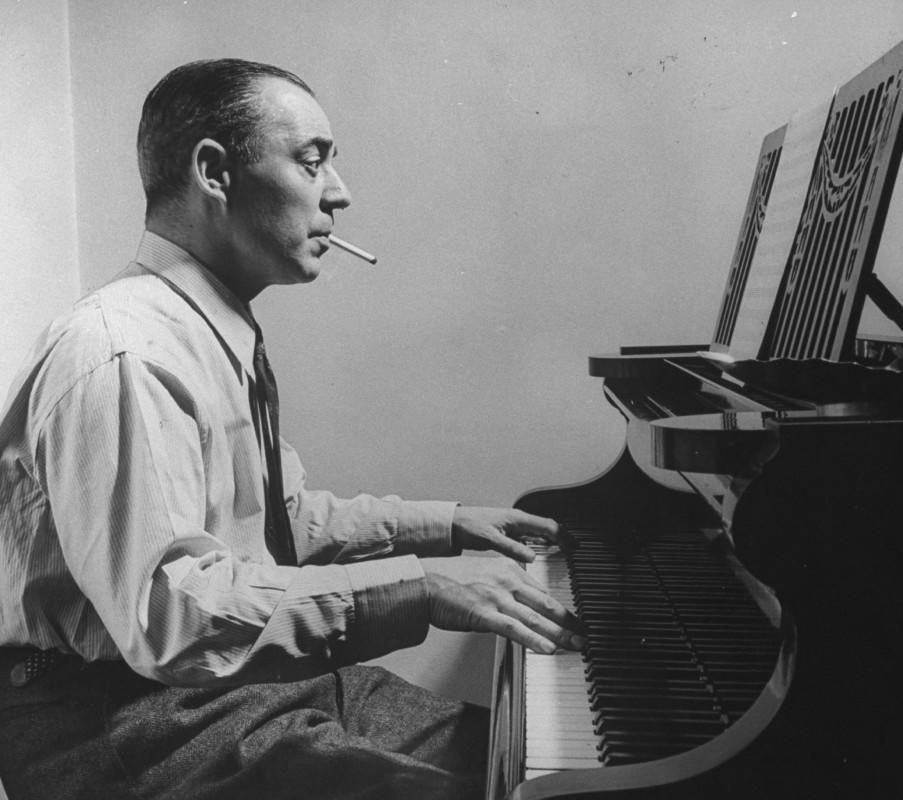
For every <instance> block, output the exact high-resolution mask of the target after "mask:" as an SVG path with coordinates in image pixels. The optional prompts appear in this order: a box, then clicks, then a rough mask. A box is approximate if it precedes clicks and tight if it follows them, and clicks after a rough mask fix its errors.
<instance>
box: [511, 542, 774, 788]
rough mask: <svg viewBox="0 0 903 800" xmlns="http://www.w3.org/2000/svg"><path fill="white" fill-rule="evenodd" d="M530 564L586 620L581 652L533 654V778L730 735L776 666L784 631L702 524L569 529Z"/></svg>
mask: <svg viewBox="0 0 903 800" xmlns="http://www.w3.org/2000/svg"><path fill="white" fill-rule="evenodd" d="M571 535H572V536H573V537H574V539H575V540H576V541H577V543H578V547H577V549H576V551H575V553H574V554H573V555H568V556H565V555H564V554H562V553H560V552H558V551H557V550H556V549H553V548H550V549H546V550H543V549H540V550H538V552H537V558H536V560H535V561H534V562H533V563H532V564H530V565H528V566H527V571H528V572H529V573H530V574H531V575H532V576H533V577H535V578H536V579H537V580H539V581H540V583H542V584H543V585H545V586H546V587H547V588H548V590H549V592H550V593H551V594H552V595H553V596H554V597H556V598H557V599H558V600H559V601H560V602H562V603H563V604H564V605H565V606H567V607H569V608H570V609H571V610H573V611H575V612H576V613H577V614H578V615H579V616H580V618H581V619H582V621H583V622H584V625H585V626H586V628H587V646H586V648H585V651H584V652H583V653H572V652H564V651H563V652H559V653H556V654H555V655H551V656H546V655H539V654H536V653H532V652H527V653H526V654H525V664H524V675H525V707H526V714H525V716H526V722H525V728H526V730H525V770H526V772H525V776H526V777H527V778H531V777H536V776H537V775H540V774H544V773H545V772H549V771H559V770H567V769H580V768H587V767H600V766H609V765H618V764H630V763H638V762H643V761H651V760H654V759H658V758H663V757H666V756H669V755H675V754H677V753H681V752H684V751H686V750H690V749H692V748H693V747H695V746H697V745H700V744H702V743H704V742H706V741H708V740H709V739H712V738H714V737H715V736H717V735H718V734H720V733H722V732H723V731H724V730H726V728H727V727H728V726H729V725H731V724H732V723H733V722H734V721H736V719H738V718H739V717H740V716H741V715H742V714H743V713H744V712H745V711H746V709H747V708H748V707H749V706H750V705H751V704H752V703H753V701H754V700H755V699H756V697H757V696H758V695H759V693H760V692H761V690H762V688H763V687H764V686H765V684H766V683H767V681H768V679H769V678H770V676H771V673H772V670H773V669H774V665H775V661H776V659H777V654H778V649H779V646H780V642H779V638H778V635H777V631H776V630H775V628H774V626H773V625H772V623H771V622H770V621H769V619H768V618H767V617H766V616H765V614H764V613H763V612H762V611H761V609H760V608H759V606H758V605H757V603H756V602H755V600H754V599H753V598H752V596H751V595H750V594H749V592H748V590H747V589H746V587H745V586H744V585H743V583H742V582H741V581H740V580H739V579H738V577H737V576H736V575H735V573H734V571H733V569H732V568H731V566H730V565H729V564H728V563H727V561H726V560H725V559H724V558H722V557H721V556H720V555H718V554H717V553H716V552H715V551H714V550H713V548H712V547H711V545H710V543H709V542H708V541H707V540H706V538H705V537H704V536H703V535H702V533H701V532H699V531H695V530H688V531H669V532H667V533H666V534H662V535H660V536H658V537H650V538H647V539H645V540H644V541H643V540H640V538H639V537H637V538H635V539H634V540H633V541H632V542H628V543H627V544H625V542H624V540H623V539H622V538H619V537H605V536H603V535H602V534H601V532H599V531H592V530H586V529H583V530H581V529H574V528H571Z"/></svg>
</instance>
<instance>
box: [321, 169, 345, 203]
mask: <svg viewBox="0 0 903 800" xmlns="http://www.w3.org/2000/svg"><path fill="white" fill-rule="evenodd" d="M323 204H324V205H326V206H328V207H329V208H331V209H335V208H348V206H350V205H351V192H349V191H348V187H347V186H346V185H345V182H344V181H343V180H342V178H341V176H340V175H339V173H338V172H336V170H335V168H334V167H330V168H329V176H328V180H327V182H326V187H325V188H324V190H323Z"/></svg>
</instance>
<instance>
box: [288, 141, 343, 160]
mask: <svg viewBox="0 0 903 800" xmlns="http://www.w3.org/2000/svg"><path fill="white" fill-rule="evenodd" d="M308 147H316V148H317V150H319V151H320V153H321V155H324V156H325V155H327V154H330V153H331V154H332V157H333V158H335V156H336V155H337V154H338V152H339V150H338V148H337V147H336V146H335V142H334V141H333V140H332V139H329V138H327V137H325V136H313V137H311V138H310V139H307V140H306V141H305V142H303V143H302V144H301V146H300V147H299V148H298V149H299V150H304V149H307V148H308Z"/></svg>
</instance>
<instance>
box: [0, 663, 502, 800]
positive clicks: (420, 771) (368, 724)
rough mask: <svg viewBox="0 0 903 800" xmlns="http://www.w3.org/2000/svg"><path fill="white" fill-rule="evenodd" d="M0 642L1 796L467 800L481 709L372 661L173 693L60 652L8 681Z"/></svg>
mask: <svg viewBox="0 0 903 800" xmlns="http://www.w3.org/2000/svg"><path fill="white" fill-rule="evenodd" d="M21 653H22V651H21V650H19V651H17V650H15V649H10V648H0V777H2V780H3V784H4V786H5V787H6V790H7V792H8V794H9V797H10V800H50V799H51V798H53V800H64V799H66V798H80V799H81V798H84V799H85V800H87V799H88V798H91V799H92V800H93V799H94V798H97V800H118V799H119V798H124V799H125V798H153V799H154V800H164V799H165V800H182V798H184V799H185V800H204V799H205V798H210V800H213V798H216V800H223V799H225V800H231V798H235V799H236V800H238V798H251V799H253V800H278V799H279V798H293V800H294V799H297V800H301V799H302V798H303V799H305V800H306V799H307V798H310V800H332V799H333V798H334V799H335V800H340V799H341V800H345V799H346V798H356V799H357V798H360V800H364V799H365V798H366V799H368V800H371V799H372V800H394V799H395V798H398V799H399V800H407V798H411V800H414V798H416V800H429V799H430V798H435V799H436V800H439V799H440V798H448V800H452V798H453V799H454V800H464V798H479V797H481V796H482V788H483V781H484V774H485V764H486V748H487V731H488V714H487V712H486V709H483V708H480V707H477V706H473V705H469V704H467V703H461V702H457V701H451V700H447V699H445V698H441V697H438V696H436V695H434V694H432V693H430V692H427V691H425V690H423V689H420V688H419V687H416V686H412V685H411V684H409V683H407V682H405V681H403V680H402V679H401V678H399V677H397V676H395V675H393V674H392V673H390V672H387V671H386V670H383V669H380V668H373V667H360V666H357V667H346V668H342V669H339V670H337V671H336V672H334V673H331V674H328V675H323V676H320V677H317V678H313V679H310V680H305V681H300V682H297V683H285V684H256V685H250V686H244V687H239V688H232V689H179V688H173V687H167V686H163V685H161V684H159V683H155V682H153V681H149V680H146V679H144V678H141V677H139V676H138V675H136V674H135V673H134V672H132V671H131V670H130V669H128V667H126V666H125V665H124V664H121V663H95V664H90V665H86V664H84V663H83V662H80V661H78V660H76V659H72V660H71V661H66V662H65V663H63V664H62V665H60V666H58V667H56V668H55V669H54V670H52V671H51V672H50V673H48V674H46V675H44V676H42V677H40V678H38V679H36V680H35V681H33V682H32V683H30V684H29V685H27V686H25V687H20V688H17V687H14V686H12V685H11V684H10V681H9V678H8V676H9V674H10V669H11V667H12V666H13V664H14V663H15V661H16V659H17V658H18V657H21Z"/></svg>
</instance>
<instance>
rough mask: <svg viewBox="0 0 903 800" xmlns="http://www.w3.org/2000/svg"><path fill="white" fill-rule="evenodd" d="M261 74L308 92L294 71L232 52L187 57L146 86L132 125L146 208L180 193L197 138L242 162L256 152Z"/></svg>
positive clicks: (250, 160)
mask: <svg viewBox="0 0 903 800" xmlns="http://www.w3.org/2000/svg"><path fill="white" fill-rule="evenodd" d="M266 77H275V78H282V79H284V80H286V81H289V82H290V83H293V84H295V85H296V86H299V87H301V88H302V89H303V90H304V91H306V92H307V93H308V94H309V95H311V96H313V91H312V90H311V88H310V87H309V86H308V85H307V84H306V83H305V82H304V81H303V80H301V78H299V77H298V76H297V75H295V74H293V73H291V72H288V71H287V70H284V69H280V68H279V67H274V66H271V65H270V64H262V63H259V62H256V61H244V60H242V59H238V58H222V59H215V60H204V61H192V62H191V63H189V64H184V65H182V66H181V67H176V68H175V69H174V70H172V71H171V72H170V73H168V74H167V75H166V76H165V77H164V78H163V79H162V80H161V81H160V82H159V83H158V84H157V85H156V86H155V87H154V88H153V89H152V90H151V92H150V94H148V96H147V98H146V99H145V101H144V108H143V109H142V112H141V123H140V124H139V126H138V169H139V171H140V173H141V182H142V184H143V186H144V194H145V196H146V197H147V207H148V210H151V209H152V208H154V207H155V206H158V205H160V204H162V203H165V202H168V201H170V200H173V199H175V198H177V197H179V196H180V195H181V193H182V191H183V190H184V188H185V186H186V185H187V182H188V175H189V167H190V163H191V153H192V151H193V150H194V146H195V145H196V144H197V143H198V142H199V141H200V140H201V139H204V138H210V139H213V140H214V141H216V142H218V143H219V144H220V145H222V147H224V148H225V149H226V152H227V153H228V154H229V155H230V156H232V157H234V158H237V159H239V161H241V162H244V163H253V162H254V161H255V160H256V159H257V158H258V157H259V144H260V139H261V134H262V131H263V124H264V118H263V112H262V109H261V104H260V102H259V87H258V82H259V81H260V80H261V79H262V78H266Z"/></svg>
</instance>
